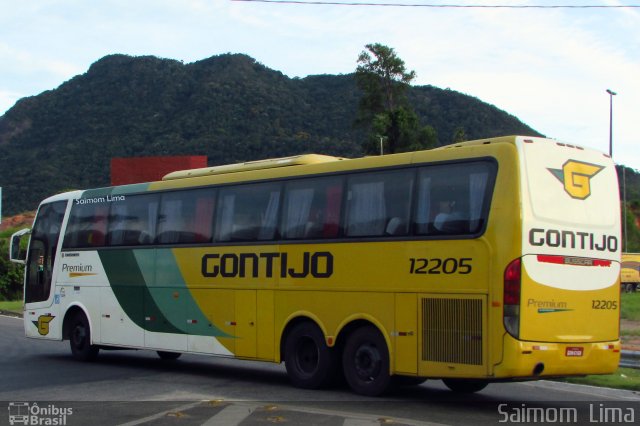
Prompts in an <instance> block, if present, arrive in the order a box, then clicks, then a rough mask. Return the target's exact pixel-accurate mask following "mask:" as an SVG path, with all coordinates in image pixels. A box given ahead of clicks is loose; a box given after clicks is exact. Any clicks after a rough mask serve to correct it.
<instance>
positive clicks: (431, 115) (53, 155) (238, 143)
mask: <svg viewBox="0 0 640 426" xmlns="http://www.w3.org/2000/svg"><path fill="white" fill-rule="evenodd" d="M408 98H409V101H410V103H411V104H412V106H413V108H414V109H415V111H416V112H417V113H418V115H419V116H420V119H421V121H422V124H423V125H427V124H428V125H431V126H433V127H434V128H435V129H436V131H437V134H438V143H439V144H440V145H445V144H449V143H451V142H452V138H453V136H454V134H455V132H456V130H457V129H458V128H461V129H463V130H464V132H465V134H466V137H467V138H468V139H474V138H484V137H491V136H498V135H507V134H526V135H538V133H537V132H536V131H535V130H533V129H531V128H530V127H528V126H526V125H525V124H523V123H522V122H520V121H519V120H518V119H517V118H516V117H513V116H511V115H509V114H507V113H506V112H504V111H501V110H499V109H498V108H496V107H494V106H492V105H489V104H486V103H483V102H481V101H480V100H478V99H476V98H474V97H471V96H467V95H464V94H461V93H458V92H455V91H453V90H442V89H438V88H436V87H432V86H414V87H411V88H410V90H409V91H408ZM359 99H360V93H359V91H358V89H357V87H356V83H355V79H354V75H352V74H351V75H317V76H309V77H306V78H302V79H299V78H293V79H291V78H289V77H287V76H285V75H283V74H282V73H280V72H278V71H274V70H271V69H269V68H267V67H265V66H263V65H261V64H259V63H257V62H256V61H255V60H254V59H252V58H250V57H248V56H245V55H239V54H226V55H221V56H214V57H211V58H209V59H205V60H202V61H198V62H194V63H190V64H183V63H181V62H179V61H175V60H170V59H159V58H156V57H130V56H125V55H110V56H106V57H104V58H102V59H100V60H99V61H97V62H96V63H94V64H93V65H92V66H91V67H90V68H89V70H88V71H87V72H86V73H85V74H82V75H79V76H76V77H74V78H73V79H71V80H69V81H68V82H66V83H64V84H62V85H61V86H60V87H58V88H57V89H55V90H50V91H47V92H44V93H42V94H40V95H38V96H34V97H29V98H24V99H22V100H20V101H19V102H18V103H16V105H15V106H14V107H13V108H12V109H10V110H9V111H7V113H6V114H5V115H4V116H2V117H0V186H1V187H2V188H3V193H2V195H3V213H4V214H7V215H8V214H14V213H18V212H21V211H25V210H33V209H35V207H36V206H37V204H38V202H39V201H40V200H42V199H43V198H45V197H47V196H49V195H52V194H55V193H57V192H61V191H64V190H68V189H75V188H89V187H97V186H105V185H108V184H109V180H110V177H109V165H110V159H111V157H129V156H146V155H206V156H208V158H209V164H210V165H216V164H223V163H231V162H238V161H246V160H254V159H259V158H267V157H278V156H286V155H293V154H299V153H304V152H317V153H323V154H330V155H341V156H347V157H354V156H360V155H361V149H360V146H361V144H362V142H363V139H364V138H365V137H366V135H365V133H364V132H363V131H362V130H360V129H357V128H354V124H353V123H354V121H355V118H356V114H357V108H358V101H359Z"/></svg>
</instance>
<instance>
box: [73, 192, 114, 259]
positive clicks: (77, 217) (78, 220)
mask: <svg viewBox="0 0 640 426" xmlns="http://www.w3.org/2000/svg"><path fill="white" fill-rule="evenodd" d="M108 213H109V206H108V205H107V204H106V203H100V204H74V206H73V207H72V208H71V214H70V216H69V222H68V223H67V229H66V232H65V236H64V242H63V243H62V248H64V249H72V248H88V247H101V246H104V238H105V234H106V232H107V215H108Z"/></svg>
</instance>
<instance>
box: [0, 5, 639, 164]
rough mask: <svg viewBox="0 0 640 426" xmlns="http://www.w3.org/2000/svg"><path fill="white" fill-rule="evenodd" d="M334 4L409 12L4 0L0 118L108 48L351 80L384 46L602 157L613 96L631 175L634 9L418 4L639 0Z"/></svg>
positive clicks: (634, 151) (422, 77) (424, 74)
mask: <svg viewBox="0 0 640 426" xmlns="http://www.w3.org/2000/svg"><path fill="white" fill-rule="evenodd" d="M300 1H303V2H304V1H310V0H300ZM322 1H323V0H316V2H322ZM327 1H329V0H327ZM332 2H334V3H335V2H342V3H346V2H350V3H369V4H371V3H385V4H403V5H405V6H395V7H392V6H371V5H369V6H344V5H342V6H341V5H331V4H294V3H273V2H263V1H232V0H101V1H95V2H94V1H86V0H0V10H1V11H2V12H0V115H1V114H4V113H5V112H6V111H7V110H8V109H9V108H11V107H12V106H13V105H14V104H15V102H16V101H17V100H19V99H20V98H23V97H27V96H34V95H38V94H39V93H42V92H43V91H46V90H51V89H55V88H56V87H58V86H60V85H61V84H62V83H64V82H65V81H67V80H69V79H71V78H72V77H74V76H75V75H78V74H83V73H85V72H86V71H87V70H88V69H89V67H90V65H91V64H92V63H93V62H95V61H97V60H99V59H100V58H102V57H103V56H105V55H109V54H114V53H122V54H128V55H133V56H142V55H155V56H158V57H161V58H170V59H177V60H181V61H183V62H184V63H190V62H195V61H198V60H202V59H205V58H209V57H211V56H214V55H219V54H223V53H244V54H247V55H249V56H251V57H253V58H255V59H256V60H257V61H258V62H260V63H262V64H263V65H265V66H267V67H269V68H271V69H274V70H278V71H281V72H282V73H284V74H285V75H287V76H289V77H305V76H307V75H315V74H347V73H351V72H353V71H354V70H355V68H356V65H357V64H356V61H357V57H358V54H359V53H360V52H361V51H362V50H364V48H365V45H366V44H369V43H382V44H385V45H387V46H389V47H392V48H394V49H395V51H396V53H397V55H398V56H399V57H400V58H401V59H403V60H404V62H405V65H406V67H407V69H408V70H414V71H415V72H416V74H417V77H416V79H415V80H414V82H413V84H414V85H433V86H436V87H440V88H443V89H446V88H449V89H451V90H456V91H458V92H462V93H465V94H468V95H471V96H474V97H476V98H479V99H480V100H482V101H484V102H488V103H490V104H493V105H495V106H496V107H498V108H500V109H502V110H504V111H506V112H508V113H510V114H512V115H515V116H516V117H518V118H519V119H520V120H521V121H523V122H524V123H526V124H528V125H529V126H531V127H532V128H534V129H536V130H537V131H539V132H540V133H542V134H544V135H546V136H548V137H552V138H555V139H558V140H560V141H563V142H567V143H572V144H577V145H581V146H585V147H590V148H595V149H598V150H600V151H603V152H608V151H609V123H610V121H609V112H610V101H613V158H614V161H615V162H616V163H618V164H624V165H626V166H627V167H631V168H633V169H640V138H638V136H637V135H636V133H638V130H639V129H638V128H639V127H640V7H638V8H611V7H610V8H575V7H574V8H504V7H500V8H488V7H483V8H478V7H474V8H469V7H464V8H463V7H455V8H452V7H447V8H440V7H438V8H436V7H424V6H417V5H427V4H431V5H437V4H440V5H442V4H456V5H461V6H469V5H482V6H490V5H494V6H495V5H500V6H515V5H517V6H552V5H572V6H577V5H589V6H596V5H599V6H623V5H626V6H630V5H634V6H640V0H518V1H514V0H398V1H394V0H333V1H332ZM607 89H610V90H612V91H613V92H615V93H617V95H615V96H610V95H609V94H608V93H607V92H606V90H607ZM445 137H449V135H442V138H443V139H444V138H445Z"/></svg>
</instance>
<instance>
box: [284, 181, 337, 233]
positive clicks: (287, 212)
mask: <svg viewBox="0 0 640 426" xmlns="http://www.w3.org/2000/svg"><path fill="white" fill-rule="evenodd" d="M341 202H342V178H339V177H326V178H311V179H304V180H301V181H296V182H289V183H288V184H287V185H286V189H285V196H284V212H283V220H282V227H281V229H282V237H283V238H284V239H316V238H319V239H321V238H336V237H337V236H338V230H339V223H340V204H341Z"/></svg>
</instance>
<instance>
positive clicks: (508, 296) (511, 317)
mask: <svg viewBox="0 0 640 426" xmlns="http://www.w3.org/2000/svg"><path fill="white" fill-rule="evenodd" d="M521 271H522V263H521V262H520V258H518V259H515V260H513V261H512V262H511V263H510V264H509V266H507V268H506V269H505V271H504V293H503V298H502V303H503V309H504V310H503V313H502V319H503V322H504V328H505V329H506V330H507V332H508V333H509V334H510V335H512V336H513V337H515V338H516V339H517V338H518V336H519V334H520V287H521V283H522V273H521Z"/></svg>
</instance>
